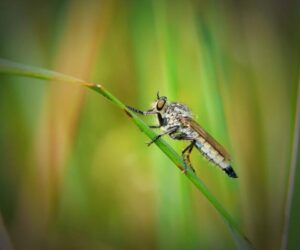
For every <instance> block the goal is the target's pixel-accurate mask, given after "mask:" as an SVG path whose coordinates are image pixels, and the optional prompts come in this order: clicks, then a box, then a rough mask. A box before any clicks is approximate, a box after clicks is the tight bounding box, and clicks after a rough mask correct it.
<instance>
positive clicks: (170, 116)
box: [162, 102, 192, 130]
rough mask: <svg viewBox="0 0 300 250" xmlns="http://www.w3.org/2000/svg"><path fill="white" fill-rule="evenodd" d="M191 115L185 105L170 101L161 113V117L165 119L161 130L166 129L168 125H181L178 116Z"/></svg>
mask: <svg viewBox="0 0 300 250" xmlns="http://www.w3.org/2000/svg"><path fill="white" fill-rule="evenodd" d="M191 116H192V113H191V111H190V110H189V108H188V107H187V106H185V105H183V104H181V103H178V102H172V103H170V104H169V105H168V106H167V108H166V109H165V111H164V113H163V114H162V117H163V119H165V120H166V123H165V126H163V127H162V130H168V129H169V128H170V127H174V126H180V127H183V124H182V123H181V121H180V118H182V117H191Z"/></svg>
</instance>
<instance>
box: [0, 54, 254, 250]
mask: <svg viewBox="0 0 300 250" xmlns="http://www.w3.org/2000/svg"><path fill="white" fill-rule="evenodd" d="M0 74H8V75H19V76H26V77H31V78H40V79H46V80H54V81H61V82H70V83H81V84H82V85H84V86H87V87H88V88H90V89H92V90H94V91H96V92H98V93H100V94H101V95H103V96H104V97H105V98H107V99H108V100H110V101H111V102H112V103H114V104H115V105H117V106H118V107H119V108H120V109H122V110H124V111H125V113H126V114H127V115H128V116H129V117H130V118H132V120H133V121H134V123H135V124H136V125H137V127H138V128H139V129H140V130H141V131H142V132H143V133H145V134H146V135H147V136H148V137H149V138H150V139H153V138H154V137H155V136H156V134H155V133H154V132H153V131H152V130H151V129H150V128H149V127H148V126H147V125H146V124H145V123H144V122H143V121H142V120H141V119H140V118H138V117H137V116H136V115H135V114H133V113H132V112H131V111H130V110H128V109H127V108H126V105H125V104H123V103H122V102H121V101H120V100H118V99H117V98H116V97H115V96H113V95H112V94H111V93H110V92H109V91H107V90H106V89H104V88H103V86H101V85H99V84H93V83H88V82H85V81H83V80H80V79H77V78H74V77H71V76H67V75H64V74H61V73H57V72H54V71H50V70H45V69H40V68H36V67H31V66H26V65H22V64H17V63H13V62H9V61H6V60H1V59H0ZM155 144H156V145H157V146H158V147H159V148H160V149H161V150H162V151H163V152H164V153H165V154H166V156H167V157H168V158H169V159H170V160H171V161H172V162H173V163H174V164H175V166H177V167H178V168H179V169H180V170H181V171H184V170H185V169H186V173H185V175H186V176H187V178H189V179H190V181H191V182H192V183H193V184H194V185H195V186H196V188H197V189H198V190H199V191H200V192H201V193H202V194H203V195H204V196H205V197H206V198H207V199H208V200H209V201H210V203H211V204H212V206H214V207H215V209H216V210H217V211H218V212H219V213H220V215H221V217H222V218H223V219H224V221H225V223H226V224H227V225H228V227H229V229H230V230H231V231H232V235H233V238H234V240H235V241H236V244H237V247H238V248H239V249H252V247H251V244H250V242H249V240H248V239H247V238H246V237H245V236H244V235H243V233H242V231H241V230H240V229H239V227H238V226H237V224H236V223H235V222H234V220H233V219H232V217H231V216H230V215H229V213H228V212H227V211H226V210H225V209H224V208H223V206H222V205H221V204H220V203H219V202H218V201H217V199H216V198H215V197H214V196H213V195H212V194H211V193H210V192H209V190H208V189H207V187H206V186H205V185H204V183H203V182H202V181H201V180H200V178H199V177H198V176H196V175H195V173H194V172H193V171H192V170H191V169H190V168H189V167H188V166H185V163H184V162H183V161H182V158H181V157H180V156H179V155H178V154H177V153H176V151H175V150H174V149H172V148H171V147H170V146H169V145H168V144H167V143H166V142H165V141H164V140H162V139H159V140H157V141H156V142H155Z"/></svg>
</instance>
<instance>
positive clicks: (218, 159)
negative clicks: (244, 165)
mask: <svg viewBox="0 0 300 250" xmlns="http://www.w3.org/2000/svg"><path fill="white" fill-rule="evenodd" d="M195 146H196V148H197V149H198V150H199V151H200V152H201V154H202V155H203V156H204V157H205V158H206V159H208V160H209V161H211V162H213V163H214V164H215V165H217V166H218V167H220V168H221V169H222V170H224V171H225V172H226V174H227V175H229V176H230V177H232V178H237V175H236V173H235V172H234V170H233V168H232V167H231V165H230V162H229V159H226V156H223V155H222V154H221V152H219V151H218V150H217V149H216V148H214V147H213V146H212V145H211V144H210V143H209V142H207V141H205V139H204V138H203V137H201V136H199V137H198V138H197V139H196V143H195Z"/></svg>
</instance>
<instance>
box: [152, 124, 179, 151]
mask: <svg viewBox="0 0 300 250" xmlns="http://www.w3.org/2000/svg"><path fill="white" fill-rule="evenodd" d="M178 128H179V126H174V127H171V128H169V129H168V130H167V131H166V132H164V133H161V134H159V135H157V136H155V137H154V138H153V139H152V140H151V141H150V142H147V145H148V146H150V145H151V144H152V143H153V142H156V141H157V140H158V139H159V138H160V137H162V136H163V135H169V134H172V133H175V132H176V130H177V129H178Z"/></svg>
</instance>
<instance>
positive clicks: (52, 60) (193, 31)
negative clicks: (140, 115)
mask: <svg viewBox="0 0 300 250" xmlns="http://www.w3.org/2000/svg"><path fill="white" fill-rule="evenodd" d="M299 23H300V5H299V1H292V0H291V1H271V0H269V1H267V0H265V1H248V2H247V1H244V2H241V1H234V0H231V1H219V0H215V1H194V0H187V1H180V0H173V1H166V0H152V1H150V0H149V1H141V0H129V1H120V0H112V1H75V0H74V1H71V0H70V1H67V0H65V1H58V0H57V1H50V0H49V1H35V0H32V1H29V0H26V1H21V0H10V1H8V0H4V1H1V2H0V34H1V39H0V57H2V58H6V59H10V60H13V61H17V62H20V63H24V64H28V65H35V66H39V67H44V68H48V69H52V70H55V71H59V72H62V73H65V74H69V75H72V76H75V77H79V78H82V79H85V80H88V81H92V82H97V83H101V84H102V85H103V86H105V87H106V88H107V89H108V90H109V91H111V92H112V93H113V94H114V95H115V96H117V97H118V98H119V99H120V100H122V101H123V102H124V103H126V104H128V105H132V106H134V107H138V108H140V109H142V110H145V109H147V108H149V105H150V104H151V102H152V101H153V100H154V99H155V95H156V92H157V91H158V90H159V91H160V93H161V95H166V96H168V97H169V99H170V100H177V101H180V102H183V103H185V104H187V105H188V106H189V107H190V108H191V109H192V111H193V113H194V114H195V117H196V120H197V121H198V122H199V123H200V124H201V125H202V126H203V127H204V128H205V129H206V130H208V131H209V132H210V133H211V134H213V135H214V137H215V138H216V139H217V140H218V141H220V142H221V144H223V145H224V146H225V147H226V148H227V149H228V151H229V152H231V155H232V159H233V166H234V169H235V170H236V172H237V173H238V175H239V179H236V180H235V179H230V178H228V177H227V176H226V175H224V173H223V172H222V171H220V170H219V169H217V168H216V167H214V166H213V165H211V164H210V163H208V162H207V161H206V160H204V159H203V158H202V156H201V155H200V154H199V153H198V152H197V151H194V152H193V155H192V161H193V165H194V167H195V168H196V171H197V174H198V175H199V176H200V178H201V179H202V180H203V181H204V182H205V184H206V185H207V186H208V188H209V189H210V190H211V192H212V193H213V194H214V195H215V196H216V197H217V199H218V200H219V201H220V202H221V203H222V204H223V206H224V207H225V208H226V209H227V210H228V211H229V213H230V214H231V215H232V216H233V217H234V218H235V220H236V221H237V222H238V224H239V225H240V226H241V228H242V230H243V231H244V232H245V234H246V235H247V236H248V238H249V239H250V240H251V241H252V242H253V243H254V245H255V246H256V247H257V249H280V244H281V239H282V232H283V224H284V207H285V202H286V192H287V188H288V176H289V169H290V164H291V152H292V144H293V138H294V132H293V131H294V120H295V113H296V99H297V88H298V78H299V55H300V53H299V52H300V51H299V47H300V39H299V38H300V37H299V34H300V33H299ZM0 81H1V91H0V113H1V123H0V211H1V220H0V221H1V223H0V224H1V227H0V231H1V235H0V242H1V246H2V248H3V249H4V248H5V247H8V245H9V244H11V245H12V246H13V247H14V248H15V249H234V247H235V246H234V243H233V240H232V238H231V235H230V233H229V231H228V228H227V227H226V225H225V224H224V222H223V220H222V218H221V217H220V216H219V215H218V214H217V212H216V211H215V209H213V207H212V206H211V204H210V203H209V202H208V201H207V200H206V199H205V198H204V197H203V196H202V194H201V193H199V191H198V190H196V189H195V188H194V187H193V185H192V184H191V183H190V182H189V181H188V180H187V178H185V177H184V176H183V174H182V173H181V172H180V171H178V169H176V168H175V167H174V165H173V164H172V163H171V161H170V160H169V159H167V158H166V156H165V155H164V154H163V153H162V152H161V151H160V150H159V149H158V148H157V147H156V146H152V147H149V148H148V147H147V146H146V145H145V142H146V141H148V138H146V137H145V135H144V134H142V133H141V132H140V131H139V130H138V129H137V128H136V127H135V126H134V124H133V123H132V122H131V121H130V119H128V117H127V116H126V115H125V114H124V112H122V111H121V110H119V109H118V108H117V107H115V106H114V105H113V104H112V103H110V102H108V101H107V100H106V99H104V98H103V97H102V96H100V95H98V94H97V93H95V92H92V91H90V90H88V89H85V88H83V87H81V86H76V85H72V84H71V85H70V84H64V83H58V82H47V81H42V80H35V79H29V78H20V77H13V76H11V77H7V76H5V77H4V76H1V78H0ZM145 120H146V121H147V122H148V123H149V124H154V123H155V120H153V119H151V118H145ZM166 140H167V141H168V142H169V143H170V144H171V145H172V146H174V147H175V149H176V150H177V151H178V152H179V153H180V151H181V150H182V149H183V148H184V146H185V145H186V143H183V142H173V141H171V140H170V139H168V138H166ZM298 179H299V180H300V177H299V178H298ZM298 197H300V196H298ZM298 199H299V198H298ZM295 211H296V210H295ZM296 221H300V215H299V213H298V212H295V213H294V214H292V224H293V225H295V224H294V223H295V222H296ZM299 228H300V227H298V228H297V227H294V229H293V230H294V231H293V232H294V235H296V236H295V237H294V238H292V239H289V246H290V248H291V249H292V248H293V244H295V245H294V246H296V244H297V233H296V234H295V232H299V231H297V230H299ZM2 248H1V249H2Z"/></svg>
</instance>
